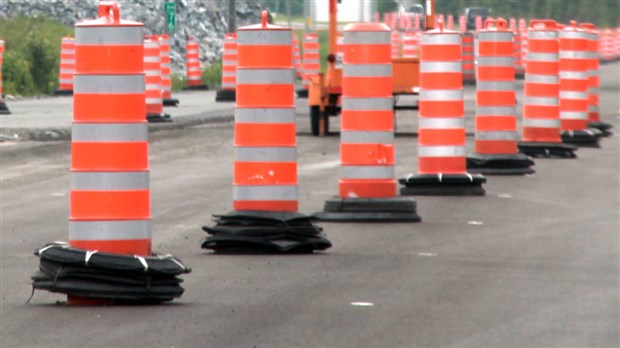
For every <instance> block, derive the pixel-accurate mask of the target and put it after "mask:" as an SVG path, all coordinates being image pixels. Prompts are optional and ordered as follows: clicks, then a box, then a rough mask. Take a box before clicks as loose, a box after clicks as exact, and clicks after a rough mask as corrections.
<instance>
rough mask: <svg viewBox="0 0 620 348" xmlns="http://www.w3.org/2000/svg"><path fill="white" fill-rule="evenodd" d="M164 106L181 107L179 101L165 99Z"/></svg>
mask: <svg viewBox="0 0 620 348" xmlns="http://www.w3.org/2000/svg"><path fill="white" fill-rule="evenodd" d="M164 106H179V100H178V99H176V98H164Z"/></svg>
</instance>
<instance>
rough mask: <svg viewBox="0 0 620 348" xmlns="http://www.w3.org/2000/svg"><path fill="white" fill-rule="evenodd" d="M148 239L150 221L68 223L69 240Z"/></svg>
mask: <svg viewBox="0 0 620 348" xmlns="http://www.w3.org/2000/svg"><path fill="white" fill-rule="evenodd" d="M150 238H151V222H150V220H122V221H114V220H110V221H69V240H129V239H150Z"/></svg>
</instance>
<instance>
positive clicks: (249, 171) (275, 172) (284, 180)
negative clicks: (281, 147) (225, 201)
mask: <svg viewBox="0 0 620 348" xmlns="http://www.w3.org/2000/svg"><path fill="white" fill-rule="evenodd" d="M233 178H234V179H233V180H234V184H235V185H296V184H297V163H296V162H235V164H234V176H233Z"/></svg>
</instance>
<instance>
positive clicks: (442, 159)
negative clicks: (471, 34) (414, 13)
mask: <svg viewBox="0 0 620 348" xmlns="http://www.w3.org/2000/svg"><path fill="white" fill-rule="evenodd" d="M461 49H462V47H461V36H460V34H459V33H457V32H455V31H451V30H444V28H443V23H442V22H439V23H438V28H437V29H433V30H430V31H426V32H424V33H422V39H421V41H420V96H419V102H418V104H419V110H418V115H419V131H418V174H417V175H414V174H410V175H408V176H407V177H406V178H402V179H400V180H399V181H400V183H401V184H403V185H404V186H405V187H403V188H401V190H400V193H401V194H404V195H484V194H485V191H484V189H483V188H482V184H483V183H485V182H486V179H485V178H484V176H482V175H481V174H470V173H468V172H467V169H466V160H465V143H466V140H465V104H464V100H463V76H462V75H463V70H462V65H461Z"/></svg>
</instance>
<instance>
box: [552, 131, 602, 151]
mask: <svg viewBox="0 0 620 348" xmlns="http://www.w3.org/2000/svg"><path fill="white" fill-rule="evenodd" d="M602 135H603V132H601V131H600V130H598V129H586V130H578V131H562V133H561V136H562V142H563V143H565V144H571V145H575V146H579V147H601V146H600V145H599V143H598V141H599V139H600V138H601V136H602Z"/></svg>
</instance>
